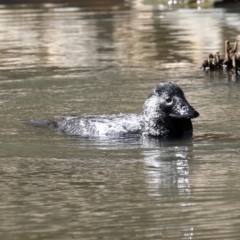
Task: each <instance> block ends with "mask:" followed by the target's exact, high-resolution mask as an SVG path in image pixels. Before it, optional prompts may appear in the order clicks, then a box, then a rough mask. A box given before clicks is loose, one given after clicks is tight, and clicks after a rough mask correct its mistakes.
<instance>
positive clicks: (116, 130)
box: [57, 114, 141, 137]
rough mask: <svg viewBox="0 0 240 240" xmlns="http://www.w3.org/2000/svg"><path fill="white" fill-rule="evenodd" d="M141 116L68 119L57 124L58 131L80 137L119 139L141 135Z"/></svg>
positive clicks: (124, 115) (125, 115) (101, 116)
mask: <svg viewBox="0 0 240 240" xmlns="http://www.w3.org/2000/svg"><path fill="white" fill-rule="evenodd" d="M140 121H141V115H138V114H119V115H100V116H82V117H75V116H73V117H66V118H63V119H62V120H60V121H58V122H57V126H58V130H59V131H61V132H63V133H66V134H67V135H72V136H80V137H119V136H125V135H128V134H140V133H141V126H140Z"/></svg>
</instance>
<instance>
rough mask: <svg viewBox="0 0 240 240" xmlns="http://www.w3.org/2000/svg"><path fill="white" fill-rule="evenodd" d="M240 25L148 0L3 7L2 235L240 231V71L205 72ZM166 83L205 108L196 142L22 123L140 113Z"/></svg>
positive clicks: (219, 15)
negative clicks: (108, 136) (67, 131)
mask: <svg viewBox="0 0 240 240" xmlns="http://www.w3.org/2000/svg"><path fill="white" fill-rule="evenodd" d="M19 2H20V3H22V1H19ZM73 2H74V1H73ZM75 2H76V1H75ZM1 3H3V2H1ZM36 3H37V1H36ZM238 22H239V15H238V14H236V13H234V11H233V10H226V9H221V8H219V9H212V8H208V9H200V8H198V9H197V8H196V7H194V8H193V9H175V10H171V8H163V7H161V4H159V3H155V2H154V1H153V2H152V3H149V2H148V1H144V2H142V1H134V2H131V1H111V3H109V1H101V3H100V2H98V4H95V3H94V1H87V2H86V1H80V2H79V1H78V3H77V4H75V3H74V4H69V5H68V6H66V5H63V4H49V3H44V4H41V3H40V4H35V5H27V4H25V5H3V4H2V5H1V8H0V33H1V34H0V40H1V44H0V53H1V59H0V68H1V76H0V106H1V112H0V125H1V131H0V143H1V144H0V149H1V151H0V187H1V190H2V191H1V196H0V223H1V224H0V232H1V236H2V239H20V240H23V239H24V240H25V239H38V240H39V239H74V238H76V239H144V240H145V239H239V237H240V231H239V224H240V220H239V219H240V212H239V207H240V206H239V197H240V196H239V195H240V194H239V189H240V184H239V183H240V181H239V176H240V174H239V166H238V165H239V164H238V163H239V152H240V145H239V143H240V124H239V119H240V114H239V111H238V109H239V98H240V84H239V77H238V76H234V75H229V74H228V73H226V72H202V71H200V69H199V68H200V66H201V63H202V61H203V59H205V58H206V57H207V55H208V54H209V53H210V52H216V51H220V52H223V49H222V46H223V43H224V41H225V40H226V39H229V40H230V41H234V42H235V41H237V40H239V25H238V24H237V23H238ZM203 30H204V31H203ZM164 81H174V82H176V83H177V84H179V85H180V86H181V88H182V89H183V90H184V92H185V95H186V98H187V99H188V100H189V102H190V103H191V104H192V106H194V108H196V109H197V110H198V111H199V112H200V117H199V118H197V119H194V120H193V126H194V138H193V139H192V140H189V141H183V142H169V143H162V142H156V141H148V142H145V141H141V139H134V138H131V139H117V140H116V139H115V140H112V141H105V140H101V139H81V138H80V139H79V138H72V137H67V136H64V135H62V134H60V133H57V132H55V131H54V130H53V129H42V128H34V127H31V126H25V125H23V124H21V122H20V120H21V119H29V118H36V119H37V118H39V119H59V118H61V117H62V116H69V115H71V114H75V115H84V114H95V115H97V114H114V113H116V114H118V113H121V112H122V113H140V112H141V107H142V104H143V102H144V101H145V99H146V98H147V96H148V95H149V93H150V92H151V89H152V88H153V87H154V86H155V85H156V84H158V83H159V82H164Z"/></svg>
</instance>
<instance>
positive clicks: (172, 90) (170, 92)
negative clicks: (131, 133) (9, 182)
mask: <svg viewBox="0 0 240 240" xmlns="http://www.w3.org/2000/svg"><path fill="white" fill-rule="evenodd" d="M152 97H153V98H155V97H157V98H158V101H159V104H158V108H159V110H161V111H162V112H163V113H164V114H165V116H166V117H171V118H186V119H191V118H196V117H198V116H199V113H198V112H197V111H196V110H195V109H194V108H193V107H192V106H191V105H190V104H189V103H188V101H187V100H186V98H185V96H184V93H183V91H182V89H181V88H180V87H179V86H178V85H177V84H175V83H172V82H168V83H162V84H159V85H157V86H156V87H155V88H154V89H153V91H152V93H151V94H150V96H149V98H152Z"/></svg>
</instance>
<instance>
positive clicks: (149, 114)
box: [24, 82, 199, 140]
mask: <svg viewBox="0 0 240 240" xmlns="http://www.w3.org/2000/svg"><path fill="white" fill-rule="evenodd" d="M198 116H199V113H198V112H197V111H196V110H195V109H194V108H193V107H192V106H191V105H190V104H189V103H188V102H187V100H186V98H185V96H184V93H183V91H182V89H181V88H180V87H179V86H178V85H177V84H175V83H172V82H166V83H161V84H159V85H157V86H156V87H155V88H153V90H152V92H151V94H150V95H149V97H148V98H147V100H146V101H145V103H144V104H143V110H142V114H118V115H98V116H70V117H65V118H63V119H61V120H59V121H51V120H27V121H24V122H25V123H28V124H32V125H35V126H38V127H53V128H56V129H57V130H58V131H60V132H63V133H65V134H67V135H71V136H78V137H89V138H93V137H106V138H116V137H127V136H129V135H131V136H132V135H141V136H142V137H143V138H148V137H150V138H151V137H153V138H158V139H161V140H170V139H181V138H191V137H192V135H193V127H192V122H191V119H192V118H196V117H198Z"/></svg>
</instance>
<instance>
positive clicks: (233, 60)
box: [202, 41, 240, 74]
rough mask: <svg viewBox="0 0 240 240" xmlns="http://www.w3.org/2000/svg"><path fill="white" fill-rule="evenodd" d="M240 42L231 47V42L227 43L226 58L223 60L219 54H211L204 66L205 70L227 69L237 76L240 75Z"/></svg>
mask: <svg viewBox="0 0 240 240" xmlns="http://www.w3.org/2000/svg"><path fill="white" fill-rule="evenodd" d="M237 49H238V42H235V43H234V46H233V47H231V46H230V43H229V41H225V58H224V59H223V58H221V56H220V54H219V52H216V54H214V55H213V54H211V53H210V54H209V56H208V59H206V60H204V62H203V64H202V69H203V70H210V71H212V70H218V69H225V70H228V71H231V72H233V73H235V74H240V55H239V54H238V52H237Z"/></svg>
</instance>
